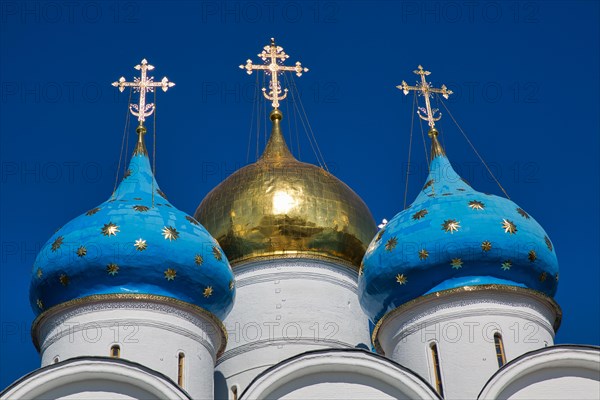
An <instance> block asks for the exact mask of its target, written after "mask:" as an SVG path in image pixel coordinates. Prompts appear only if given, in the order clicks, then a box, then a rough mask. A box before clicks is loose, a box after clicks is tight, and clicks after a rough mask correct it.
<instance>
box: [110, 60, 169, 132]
mask: <svg viewBox="0 0 600 400" xmlns="http://www.w3.org/2000/svg"><path fill="white" fill-rule="evenodd" d="M134 68H135V69H137V70H138V71H140V74H141V76H140V77H139V78H133V82H126V81H125V77H124V76H122V77H121V78H120V79H119V80H118V81H116V82H113V83H112V85H113V86H114V87H118V88H119V91H120V92H122V91H123V90H125V88H126V87H133V90H134V91H135V92H139V94H140V101H139V104H129V111H131V113H132V114H133V115H134V116H136V117H138V121H139V124H140V126H142V125H144V121H145V120H146V117H149V116H150V115H152V113H153V112H154V109H155V107H156V106H155V105H154V103H148V104H146V93H147V92H151V93H152V92H154V88H155V87H160V88H162V90H163V91H165V92H166V91H167V90H168V89H169V88H170V87H173V86H175V83H173V82H170V81H169V80H168V79H167V77H166V76H165V77H164V78H162V80H161V81H160V82H154V77H153V76H151V77H148V76H147V75H146V71H152V70H153V69H154V66H153V65H150V64H148V61H146V59H145V58H144V59H143V60H142V62H141V63H140V64H138V65H136V66H135V67H134Z"/></svg>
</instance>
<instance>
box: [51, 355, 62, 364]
mask: <svg viewBox="0 0 600 400" xmlns="http://www.w3.org/2000/svg"><path fill="white" fill-rule="evenodd" d="M59 361H60V359H59V358H58V356H56V357H54V360H53V361H52V362H53V363H54V364H56V363H57V362H59Z"/></svg>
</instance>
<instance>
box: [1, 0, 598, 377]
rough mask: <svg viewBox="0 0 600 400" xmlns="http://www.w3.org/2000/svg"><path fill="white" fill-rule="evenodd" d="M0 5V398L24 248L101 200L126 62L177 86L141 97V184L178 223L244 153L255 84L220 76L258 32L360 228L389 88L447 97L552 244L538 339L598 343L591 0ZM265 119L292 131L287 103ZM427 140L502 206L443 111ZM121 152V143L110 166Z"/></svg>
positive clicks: (301, 137) (20, 367)
mask: <svg viewBox="0 0 600 400" xmlns="http://www.w3.org/2000/svg"><path fill="white" fill-rule="evenodd" d="M0 7H1V9H0V20H1V24H0V44H1V49H0V84H1V87H0V134H1V149H0V155H1V177H0V179H1V185H2V186H1V202H0V207H1V209H0V216H1V237H0V244H1V249H2V250H1V268H0V277H1V281H0V300H1V304H0V310H1V324H2V326H1V329H2V330H1V335H0V346H1V357H0V387H5V386H6V385H8V384H9V383H10V382H12V381H13V380H15V379H17V378H19V377H20V376H22V375H23V374H25V373H27V372H29V371H31V370H33V369H35V368H37V367H38V366H39V358H38V355H37V352H36V351H35V349H34V347H33V345H32V344H31V339H30V334H29V329H30V325H31V322H32V319H33V313H32V312H31V310H30V307H29V302H28V288H29V279H30V273H31V266H32V264H33V261H34V259H35V255H36V249H39V247H41V246H42V245H43V244H44V243H45V241H46V240H47V239H48V238H49V237H50V235H51V234H52V233H53V232H54V231H55V230H56V229H57V228H58V227H60V226H62V225H63V224H64V223H66V222H67V221H69V220H70V219H72V218H74V217H75V216H77V215H79V214H81V213H82V212H84V211H86V210H88V209H90V208H92V207H95V206H96V205H98V204H100V203H101V202H103V201H105V200H106V199H107V198H108V197H109V195H110V193H111V192H112V189H113V185H114V180H115V170H116V165H117V163H118V161H119V152H120V146H121V139H122V137H123V127H124V121H125V114H126V109H127V106H126V103H127V94H126V93H123V94H119V93H118V91H117V90H116V89H115V88H113V87H111V86H110V83H111V82H113V81H115V80H117V79H118V78H119V77H121V76H122V75H124V76H125V77H127V78H128V80H129V79H131V78H132V77H133V76H134V74H135V73H136V71H135V70H134V69H133V68H132V67H133V66H134V65H136V64H137V63H139V61H140V60H141V59H142V58H144V57H145V58H147V59H148V60H149V62H150V63H151V64H153V65H155V66H156V69H155V71H154V76H155V77H156V78H162V76H164V75H166V76H168V77H169V78H170V79H171V80H172V81H174V82H176V84H177V86H175V87H174V88H173V89H172V90H169V92H167V93H166V94H165V93H162V92H160V93H159V97H158V118H157V137H158V139H157V152H156V161H157V169H156V171H157V172H156V175H157V179H158V182H159V183H160V185H161V188H162V189H163V191H164V192H165V193H167V195H168V196H169V199H170V200H171V202H172V203H173V204H174V205H176V206H177V207H178V208H180V209H182V210H184V211H186V212H188V213H190V214H192V213H193V212H194V210H195V209H196V207H197V205H198V204H199V203H200V201H201V200H202V198H203V197H204V196H205V195H206V193H208V191H209V190H210V189H212V188H213V187H214V186H215V185H217V184H218V183H219V182H220V181H221V180H223V179H224V178H225V177H226V176H227V175H229V174H230V173H231V172H233V171H234V170H236V169H237V168H239V167H241V166H243V165H245V164H246V162H247V159H248V158H247V155H248V153H249V154H250V161H252V160H254V155H255V152H256V129H254V130H252V129H250V127H251V126H252V125H251V120H252V109H253V95H254V84H255V82H256V80H255V77H254V75H253V76H252V77H249V76H247V75H246V74H245V73H244V72H243V71H241V70H240V69H239V68H238V65H239V64H242V63H244V62H245V60H246V59H248V58H252V59H253V61H254V62H255V63H257V62H258V61H259V60H258V58H257V57H256V54H257V53H259V52H260V51H261V49H262V47H263V46H264V45H266V44H268V41H269V38H270V37H272V36H274V37H275V38H276V39H277V41H278V43H279V44H280V45H282V46H283V47H284V49H285V50H286V52H287V53H288V54H290V55H291V58H290V60H289V61H290V62H295V61H297V60H300V61H302V63H303V64H304V65H305V66H307V67H309V68H310V72H308V73H306V74H305V75H303V76H302V77H301V78H297V79H295V82H296V84H297V85H298V87H299V89H300V90H301V92H302V102H303V105H304V107H305V109H306V113H307V115H308V120H309V122H310V124H311V126H312V128H313V131H314V133H315V136H316V138H317V141H318V144H319V147H320V150H321V152H322V154H323V156H324V158H325V160H326V162H327V163H328V165H329V168H330V170H331V171H332V172H333V173H334V174H335V175H336V176H337V177H338V178H340V179H342V180H343V181H344V182H346V183H347V184H348V185H349V186H351V187H352V188H353V189H354V190H355V191H356V192H357V193H358V194H359V195H360V196H361V197H362V198H363V199H364V200H365V202H366V203H367V205H368V206H369V207H370V209H371V211H372V213H373V215H374V217H375V218H376V220H378V221H379V220H381V219H382V218H384V217H385V218H387V219H390V218H391V217H392V216H393V215H395V214H396V213H397V212H398V211H400V210H401V209H402V207H403V197H404V187H405V182H406V163H407V155H408V143H409V136H410V124H411V109H412V103H411V101H412V98H411V97H405V96H404V95H403V94H402V92H401V91H399V90H397V89H395V86H396V85H398V84H400V82H401V81H402V80H406V81H407V82H409V83H413V82H414V81H415V79H416V76H415V75H413V73H412V71H413V70H414V69H415V68H416V67H417V65H418V64H422V65H423V66H424V67H425V68H426V69H428V70H430V71H432V75H430V77H429V78H430V80H431V81H432V82H433V83H434V85H436V86H439V85H440V84H442V83H445V84H446V85H447V86H449V87H450V88H451V89H452V90H454V91H455V95H453V96H452V97H451V98H450V100H449V101H448V102H447V105H448V107H449V108H450V110H451V111H452V113H453V115H454V117H455V118H456V119H457V120H458V122H459V124H460V125H461V127H462V128H463V129H464V130H465V132H466V133H467V135H468V136H469V138H470V139H471V141H472V142H473V144H474V145H475V147H476V148H477V150H478V151H479V153H480V154H481V155H482V156H483V158H484V159H485V160H486V162H487V163H488V165H490V167H491V168H492V170H493V171H494V172H495V174H496V175H497V177H498V178H499V180H500V182H501V183H502V186H503V187H504V188H505V189H506V190H507V192H508V193H509V195H510V196H511V199H512V200H514V201H515V202H516V203H517V204H519V205H520V206H521V207H522V208H524V209H525V210H526V211H527V212H529V213H530V214H531V215H533V216H534V217H535V218H536V219H537V221H538V222H539V223H540V224H541V225H542V226H543V227H544V228H545V230H546V231H547V232H548V234H549V236H550V237H551V238H552V240H553V242H554V245H555V248H556V251H557V255H558V259H559V263H560V266H561V273H560V283H559V288H558V293H557V296H556V300H557V301H558V303H559V304H560V305H561V306H562V309H563V313H564V317H563V323H562V327H561V328H560V330H559V332H558V335H557V342H558V343H587V344H596V345H597V344H600V327H599V325H600V324H599V323H598V315H599V308H600V299H599V296H598V291H599V288H600V275H599V268H598V266H599V264H600V263H599V257H598V243H599V237H598V236H599V235H598V233H599V223H600V221H599V207H598V204H599V200H600V199H599V189H598V188H599V178H598V170H599V168H598V167H599V165H598V150H599V143H598V136H599V132H600V129H599V128H600V126H599V125H600V123H599V113H598V110H599V109H600V107H599V100H598V95H599V93H600V85H599V74H598V71H599V70H600V66H599V65H598V64H599V53H600V51H599V42H598V41H599V38H600V32H598V30H599V24H598V20H599V16H600V15H599V6H598V3H597V2H592V1H582V2H559V1H552V2H542V1H539V2H537V1H528V2H497V1H482V2H441V1H432V2H427V3H420V2H416V1H403V2H391V1H389V2H360V1H353V2H336V1H320V2H313V1H306V2H296V1H284V2H280V3H273V2H261V1H256V2H238V1H229V2H227V3H221V2H216V1H203V2H197V3H194V2H191V1H190V2H186V1H184V2H166V1H165V2H163V1H151V2H147V3H143V2H137V1H127V2H112V1H111V2H97V1H89V2H88V1H84V2H80V3H73V4H72V3H70V2H37V1H27V2H16V1H3V2H2V3H1V4H0ZM135 76H137V75H135ZM261 101H262V100H261ZM290 110H291V109H290ZM282 111H283V112H284V113H287V114H286V116H291V112H288V111H287V109H286V104H283V106H282ZM442 111H444V110H443V107H442ZM288 121H289V122H290V124H289V125H288V124H287V122H288ZM293 121H294V120H293V119H292V118H290V119H288V120H287V121H286V120H284V124H283V126H284V128H286V134H287V135H288V136H287V137H288V141H291V142H295V144H294V145H292V146H291V147H292V150H293V151H294V153H295V154H296V155H297V156H299V158H300V159H301V160H303V161H307V162H316V157H315V155H314V153H313V152H312V150H311V149H310V144H309V142H308V140H307V139H306V135H305V133H304V132H303V131H302V130H301V129H298V130H296V129H295V127H294V124H293ZM439 127H440V129H441V130H442V133H443V135H442V141H443V143H444V145H445V147H446V150H447V153H448V156H449V158H450V160H451V161H452V162H453V164H454V166H455V167H456V169H457V170H458V171H459V172H460V173H461V174H462V176H463V177H464V178H466V179H467V180H468V181H469V182H470V183H471V184H472V185H473V186H474V187H475V188H476V189H477V190H480V191H482V192H489V193H494V194H498V195H501V191H500V189H499V188H498V186H497V185H496V184H495V183H494V181H493V180H492V179H491V178H490V177H489V175H487V173H486V170H485V167H484V166H483V165H482V164H481V163H480V162H479V161H478V158H477V156H476V155H475V154H474V152H473V151H472V150H471V149H470V147H469V145H468V144H467V142H466V141H465V139H464V138H463V137H462V135H461V133H460V132H459V131H458V129H457V128H456V126H455V125H454V124H453V122H452V121H451V119H450V118H448V116H447V115H444V117H443V118H442V121H441V122H440V124H439ZM249 135H252V136H250V137H249ZM414 135H415V136H414V140H413V148H412V163H413V164H412V172H411V174H410V175H409V183H408V201H409V203H410V201H412V199H414V198H415V196H416V194H417V192H418V190H419V189H420V187H421V185H422V184H423V182H424V179H425V176H426V171H427V164H426V162H425V156H424V151H423V144H422V140H421V137H420V136H421V133H420V128H419V127H418V125H415V129H414ZM258 136H259V141H258V143H259V148H260V149H262V146H264V141H263V140H264V135H263V133H262V131H261V133H260V134H259V135H258ZM133 138H134V132H133V128H132V129H131V131H130V132H129V145H130V148H129V149H128V150H127V156H129V154H130V151H131V147H132V140H133ZM249 139H250V142H251V143H252V145H251V146H250V150H249V145H248V143H249ZM298 144H299V146H298Z"/></svg>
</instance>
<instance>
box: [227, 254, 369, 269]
mask: <svg viewBox="0 0 600 400" xmlns="http://www.w3.org/2000/svg"><path fill="white" fill-rule="evenodd" d="M294 258H298V259H309V260H317V261H326V262H329V263H334V264H338V265H342V266H344V267H347V268H350V269H351V270H353V271H356V272H358V266H357V265H354V264H352V263H351V262H349V261H346V260H344V259H342V258H339V257H335V256H329V255H326V254H323V253H318V252H314V251H309V250H288V251H285V252H284V251H274V252H270V253H269V254H265V255H250V256H247V257H242V258H237V259H236V260H234V261H231V262H230V263H231V268H233V269H234V270H236V269H238V268H241V267H242V266H244V265H245V264H247V263H252V262H261V261H277V260H280V259H294Z"/></svg>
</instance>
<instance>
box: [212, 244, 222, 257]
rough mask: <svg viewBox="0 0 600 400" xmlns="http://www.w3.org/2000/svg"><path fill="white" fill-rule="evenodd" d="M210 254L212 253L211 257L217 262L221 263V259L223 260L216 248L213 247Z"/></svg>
mask: <svg viewBox="0 0 600 400" xmlns="http://www.w3.org/2000/svg"><path fill="white" fill-rule="evenodd" d="M212 252H213V255H214V256H215V258H216V259H217V261H221V259H222V258H223V255H222V254H221V251H220V250H219V249H218V248H217V246H213V248H212Z"/></svg>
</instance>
